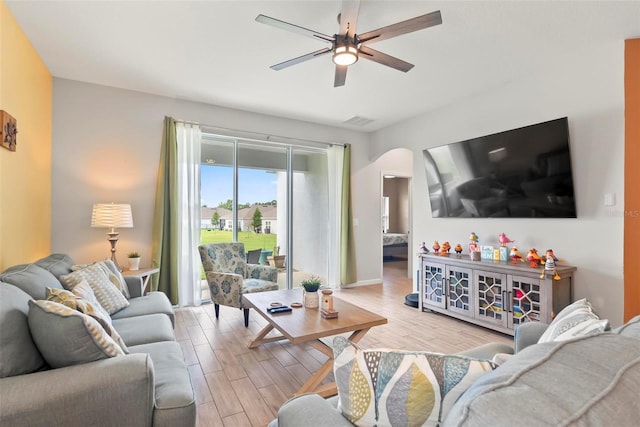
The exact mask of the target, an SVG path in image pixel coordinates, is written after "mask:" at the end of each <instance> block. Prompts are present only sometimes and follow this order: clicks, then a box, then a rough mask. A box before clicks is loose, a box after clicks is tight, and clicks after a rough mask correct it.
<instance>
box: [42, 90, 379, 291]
mask: <svg viewBox="0 0 640 427" xmlns="http://www.w3.org/2000/svg"><path fill="white" fill-rule="evenodd" d="M53 94H54V96H53V156H52V157H53V159H52V163H53V164H52V232H51V249H52V251H54V252H65V253H68V254H70V255H71V256H72V257H73V258H74V260H76V261H77V262H89V261H92V260H95V259H98V258H101V257H105V256H108V255H109V244H108V242H107V240H106V239H107V236H106V230H104V229H93V228H90V227H89V224H90V217H91V206H92V204H93V203H98V202H112V201H113V202H124V203H131V205H132V209H133V220H134V228H132V229H123V230H120V241H119V243H118V254H119V257H118V259H119V261H120V263H121V264H124V263H126V253H127V252H128V251H132V250H137V251H138V252H141V254H142V257H143V261H142V266H145V263H146V265H148V263H149V259H150V256H151V239H152V223H153V209H154V200H155V189H156V178H157V171H158V162H159V158H160V143H161V139H162V128H163V119H164V116H172V117H174V118H176V119H184V120H189V121H197V122H200V123H203V124H209V125H215V126H220V127H225V128H232V129H241V130H246V131H252V132H259V133H265V134H272V135H282V136H288V137H292V138H302V139H312V140H319V141H329V142H342V143H344V142H349V143H351V144H352V164H353V165H354V166H352V173H353V174H355V176H356V181H358V179H357V177H358V174H359V168H362V167H363V166H365V165H366V164H367V161H368V160H367V156H368V137H367V135H366V134H363V133H359V132H353V131H349V130H345V129H340V128H332V127H328V126H322V125H316V124H312V123H307V122H301V121H296V120H288V119H283V118H278V117H272V116H267V115H261V114H254V113H249V112H243V111H239V110H233V109H228V108H223V107H217V106H212V105H206V104H199V103H194V102H189V101H184V100H176V99H172V98H167V97H161V96H155V95H149V94H144V93H140V92H133V91H127V90H121V89H114V88H110V87H105V86H98V85H93V84H88V83H81V82H76V81H71V80H65V79H58V78H56V79H54V88H53ZM362 185H365V186H366V185H367V182H366V181H365V182H358V183H356V184H354V186H353V193H352V194H353V198H354V206H361V205H366V204H368V203H369V201H368V200H367V199H366V197H363V196H362V195H361V193H362V192H360V191H359V189H360V188H359V187H360V186H362ZM377 197H379V193H378V196H376V200H377ZM378 225H379V221H378V222H377V223H376V226H378ZM356 235H357V236H365V237H366V236H367V233H366V232H364V233H362V232H359V231H358V229H356ZM356 248H357V249H356V251H357V260H358V261H357V262H358V265H357V267H356V268H357V270H358V281H361V280H364V281H370V280H371V279H379V273H378V271H370V270H369V269H368V268H366V264H363V261H366V260H367V259H369V258H370V257H374V256H376V252H375V247H371V245H368V244H366V239H365V243H364V244H363V243H362V242H361V241H357V242H356Z"/></svg>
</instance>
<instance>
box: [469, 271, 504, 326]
mask: <svg viewBox="0 0 640 427" xmlns="http://www.w3.org/2000/svg"><path fill="white" fill-rule="evenodd" d="M474 273H475V277H474V282H475V285H476V289H475V291H476V295H477V298H476V300H475V302H476V307H475V317H476V319H477V320H480V321H482V322H487V323H492V324H497V325H500V326H505V327H506V326H507V321H508V313H507V311H506V310H507V309H508V307H506V306H505V302H506V301H507V280H506V275H505V274H500V273H493V272H487V271H475V272H474Z"/></svg>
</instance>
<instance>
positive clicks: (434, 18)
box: [256, 0, 442, 87]
mask: <svg viewBox="0 0 640 427" xmlns="http://www.w3.org/2000/svg"><path fill="white" fill-rule="evenodd" d="M359 9H360V0H343V1H342V11H341V12H340V14H339V15H338V22H339V23H340V30H339V32H338V34H334V35H333V36H329V35H327V34H322V33H319V32H317V31H313V30H309V29H307V28H304V27H300V26H298V25H294V24H290V23H289V22H285V21H281V20H279V19H275V18H271V17H269V16H265V15H258V16H257V17H256V21H258V22H261V23H263V24H267V25H272V26H274V27H277V28H281V29H283V30H287V31H292V32H294V33H298V34H301V35H303V36H307V37H311V38H314V39H316V40H320V41H322V42H326V43H328V44H330V45H331V47H325V48H324V49H320V50H316V51H315V52H311V53H308V54H306V55H302V56H299V57H297V58H293V59H290V60H288V61H284V62H281V63H279V64H276V65H272V66H271V67H270V68H272V69H274V70H276V71H278V70H282V69H283V68H287V67H290V66H292V65H295V64H299V63H301V62H304V61H307V60H309V59H312V58H317V57H318V56H321V55H324V54H327V53H329V52H333V62H334V63H335V64H336V72H335V77H334V81H333V86H334V87H338V86H344V83H345V80H346V78H347V67H348V66H349V65H351V64H354V63H355V62H356V61H358V59H359V58H364V59H368V60H369V61H373V62H377V63H378V64H382V65H386V66H387V67H391V68H395V69H396V70H400V71H403V72H405V73H406V72H407V71H409V70H410V69H412V68H413V64H410V63H408V62H406V61H403V60H402V59H398V58H395V57H393V56H391V55H387V54H385V53H382V52H380V51H377V50H374V49H371V48H370V47H369V45H370V44H372V43H375V42H379V41H382V40H386V39H390V38H392V37H396V36H400V35H402V34H407V33H411V32H414V31H418V30H422V29H425V28H429V27H433V26H434V25H439V24H442V16H441V15H440V11H439V10H438V11H435V12H431V13H427V14H425V15H421V16H417V17H415V18H411V19H407V20H406V21H402V22H398V23H395V24H392V25H388V26H386V27H382V28H378V29H377V30H373V31H368V32H366V33H363V34H356V21H357V19H358V10H359Z"/></svg>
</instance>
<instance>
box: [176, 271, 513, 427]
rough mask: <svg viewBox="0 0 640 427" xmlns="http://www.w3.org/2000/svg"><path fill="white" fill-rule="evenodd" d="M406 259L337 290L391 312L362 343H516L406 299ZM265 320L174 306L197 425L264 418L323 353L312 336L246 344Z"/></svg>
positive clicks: (419, 346)
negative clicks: (308, 340)
mask: <svg viewBox="0 0 640 427" xmlns="http://www.w3.org/2000/svg"><path fill="white" fill-rule="evenodd" d="M406 266H407V264H406V261H394V262H385V268H384V279H383V283H382V284H381V285H372V286H362V287H357V288H352V289H345V290H338V291H335V292H334V295H335V297H336V298H342V299H344V300H346V301H349V302H351V303H353V304H357V305H359V306H361V307H363V308H366V309H367V310H371V311H375V312H378V313H381V314H382V315H383V316H385V317H387V318H388V320H389V323H388V324H386V325H382V326H377V327H375V328H372V329H371V330H370V331H369V333H368V334H367V335H366V336H365V337H364V338H363V339H362V341H360V346H362V347H364V348H372V347H386V348H401V349H411V350H427V351H437V352H441V353H455V352H458V351H462V350H466V349H469V348H472V347H475V346H477V345H480V344H484V343H487V342H504V343H509V344H510V343H512V338H511V337H509V336H507V335H503V334H500V333H496V332H493V331H490V330H488V329H484V328H481V327H478V326H474V325H470V324H467V323H465V322H462V321H459V320H455V319H451V318H448V317H446V316H443V315H439V314H434V313H427V312H425V313H422V312H420V311H419V310H418V309H415V308H412V307H408V306H406V305H404V296H405V295H406V294H408V293H410V292H411V290H412V283H411V278H407V277H405V275H406V271H407V268H406ZM265 325H266V322H265V321H264V320H263V319H262V318H261V317H260V316H259V315H257V314H256V313H255V312H253V311H252V312H251V314H250V317H249V327H248V328H245V327H244V321H243V316H242V312H241V311H240V310H238V309H234V308H230V307H220V318H219V319H216V318H215V315H214V313H213V305H212V304H206V305H202V306H200V307H189V308H182V309H177V310H176V328H175V334H176V339H177V340H178V342H179V343H180V345H181V346H182V350H183V352H184V357H185V360H186V362H187V365H189V372H190V374H191V380H192V383H193V387H194V389H195V392H196V397H197V400H198V418H197V425H198V426H229V427H230V426H234V427H235V426H265V425H266V424H268V423H269V421H271V420H272V419H273V418H275V415H276V413H277V411H278V408H279V407H280V406H281V405H282V404H283V403H284V402H285V401H286V400H287V399H289V397H291V396H292V394H293V393H294V392H295V391H296V390H297V389H298V388H299V387H300V386H302V384H304V383H305V381H306V380H307V379H308V378H309V377H310V376H311V374H312V373H313V372H314V371H316V370H317V369H318V368H320V366H321V365H322V363H324V361H325V360H326V356H324V355H323V354H322V353H320V352H319V351H317V350H315V349H314V348H313V347H311V346H310V345H309V344H298V345H292V344H289V343H287V342H286V341H280V342H275V343H269V344H265V345H263V346H260V347H258V348H255V349H249V348H247V344H248V343H249V341H250V340H251V338H252V337H253V336H255V335H256V334H257V333H258V332H259V331H260V330H261V329H262V328H263V327H264V326H265Z"/></svg>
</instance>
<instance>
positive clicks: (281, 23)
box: [256, 15, 335, 43]
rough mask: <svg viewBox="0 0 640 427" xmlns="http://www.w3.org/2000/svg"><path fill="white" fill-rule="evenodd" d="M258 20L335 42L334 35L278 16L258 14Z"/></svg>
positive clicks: (328, 41)
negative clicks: (292, 22) (286, 20)
mask: <svg viewBox="0 0 640 427" xmlns="http://www.w3.org/2000/svg"><path fill="white" fill-rule="evenodd" d="M256 21H257V22H260V23H262V24H267V25H271V26H273V27H276V28H280V29H282V30H287V31H292V32H294V33H298V34H301V35H303V36H307V37H311V38H314V39H316V40H321V41H324V42H327V43H333V41H334V40H335V38H334V37H333V36H328V35H326V34H322V33H319V32H317V31H313V30H310V29H308V28H304V27H300V26H298V25H294V24H290V23H288V22H284V21H281V20H279V19H276V18H271V17H270V16H265V15H258V16H256Z"/></svg>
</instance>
